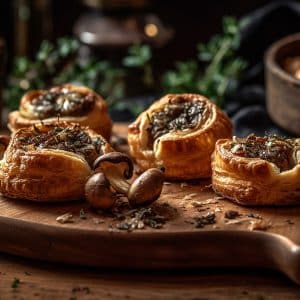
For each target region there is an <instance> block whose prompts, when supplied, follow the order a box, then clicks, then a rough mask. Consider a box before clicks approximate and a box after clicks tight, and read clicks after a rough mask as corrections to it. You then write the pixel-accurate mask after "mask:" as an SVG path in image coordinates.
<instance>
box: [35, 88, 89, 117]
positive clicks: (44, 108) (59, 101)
mask: <svg viewBox="0 0 300 300" xmlns="http://www.w3.org/2000/svg"><path fill="white" fill-rule="evenodd" d="M94 102H95V96H94V95H93V94H91V93H90V94H86V95H84V94H81V93H79V92H75V91H70V90H69V89H67V88H61V87H54V88H51V89H50V90H48V91H45V92H44V93H42V94H40V95H39V96H38V97H36V98H34V99H33V100H32V101H31V103H30V110H31V112H32V114H33V116H34V117H35V118H36V119H45V118H49V117H55V116H57V115H61V116H80V115H83V114H84V113H85V112H87V111H89V110H91V109H92V107H93V105H94Z"/></svg>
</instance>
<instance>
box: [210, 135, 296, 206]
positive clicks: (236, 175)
mask: <svg viewBox="0 0 300 300" xmlns="http://www.w3.org/2000/svg"><path fill="white" fill-rule="evenodd" d="M212 170H213V175H212V185H213V189H214V190H215V191H216V192H217V193H219V194H221V195H223V196H225V197H227V198H229V199H232V200H233V201H235V202H237V203H239V204H243V205H287V204H300V139H285V138H280V137H277V136H266V137H257V136H254V135H250V136H248V137H246V138H233V139H232V140H231V139H230V140H229V139H223V140H219V141H218V142H217V144H216V149H215V152H214V155H213V161H212Z"/></svg>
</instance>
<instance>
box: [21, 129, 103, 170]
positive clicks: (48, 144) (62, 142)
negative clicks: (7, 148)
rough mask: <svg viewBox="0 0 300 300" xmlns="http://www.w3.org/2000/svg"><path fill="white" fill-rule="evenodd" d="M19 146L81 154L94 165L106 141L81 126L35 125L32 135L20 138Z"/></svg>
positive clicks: (26, 148)
mask: <svg viewBox="0 0 300 300" xmlns="http://www.w3.org/2000/svg"><path fill="white" fill-rule="evenodd" d="M17 142H18V144H19V145H18V146H19V147H20V148H21V149H23V150H25V151H29V150H34V149H59V150H64V151H68V152H73V153H76V154H79V155H81V156H83V157H84V158H85V160H86V161H87V162H88V163H89V165H90V166H92V164H93V162H94V161H95V159H96V158H97V157H98V156H99V155H102V154H103V151H102V146H103V145H104V144H105V141H104V140H102V139H101V138H100V137H91V136H89V135H88V133H87V132H85V131H84V130H82V129H81V128H80V126H78V125H74V126H73V127H66V128H65V127H60V126H59V125H58V126H53V127H52V128H50V129H49V130H40V129H39V128H38V127H34V131H33V132H32V133H31V135H30V136H22V137H19V138H18V141H17Z"/></svg>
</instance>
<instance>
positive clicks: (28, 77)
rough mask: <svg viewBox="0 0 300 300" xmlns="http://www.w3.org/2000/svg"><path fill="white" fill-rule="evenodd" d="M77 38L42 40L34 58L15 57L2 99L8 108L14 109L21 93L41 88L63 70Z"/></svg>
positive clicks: (73, 49)
mask: <svg viewBox="0 0 300 300" xmlns="http://www.w3.org/2000/svg"><path fill="white" fill-rule="evenodd" d="M78 47H79V43H78V41H77V40H74V39H72V38H66V37H65V38H60V39H58V40H57V43H56V44H52V43H50V42H49V41H43V42H42V44H41V46H40V49H39V51H38V52H37V54H36V56H35V59H33V60H31V59H29V58H27V57H17V58H16V59H15V60H14V62H13V67H12V70H11V73H10V75H9V79H8V82H7V85H6V89H5V91H4V100H5V102H6V104H7V106H8V107H9V108H10V109H16V108H17V107H18V105H19V101H20V99H21V97H22V95H23V94H24V93H25V92H27V91H29V90H32V89H43V88H45V87H46V86H48V85H49V84H50V83H51V82H52V79H53V77H55V76H56V75H57V74H59V73H61V72H63V66H64V65H65V64H66V63H67V62H68V60H69V59H70V58H71V57H72V56H73V55H74V54H75V53H76V51H77V49H78Z"/></svg>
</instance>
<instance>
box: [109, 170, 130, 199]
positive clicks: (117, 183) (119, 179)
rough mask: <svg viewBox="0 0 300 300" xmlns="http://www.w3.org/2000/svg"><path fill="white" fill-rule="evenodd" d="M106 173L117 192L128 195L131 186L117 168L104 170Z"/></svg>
mask: <svg viewBox="0 0 300 300" xmlns="http://www.w3.org/2000/svg"><path fill="white" fill-rule="evenodd" d="M104 173H105V176H106V178H107V179H108V181H109V182H110V184H111V186H112V187H113V188H114V190H115V191H116V192H118V193H121V194H125V195H127V193H128V191H129V188H130V184H129V183H128V182H127V181H126V180H125V179H124V175H123V174H122V172H121V171H120V169H119V168H118V167H117V166H115V165H112V166H109V167H106V168H104Z"/></svg>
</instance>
